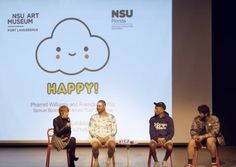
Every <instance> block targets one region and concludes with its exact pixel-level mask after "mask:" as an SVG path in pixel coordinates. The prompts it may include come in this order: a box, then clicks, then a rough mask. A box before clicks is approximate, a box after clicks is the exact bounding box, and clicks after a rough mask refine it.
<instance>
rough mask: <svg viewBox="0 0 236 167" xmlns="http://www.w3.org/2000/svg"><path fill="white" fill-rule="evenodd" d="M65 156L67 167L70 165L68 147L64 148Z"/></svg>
mask: <svg viewBox="0 0 236 167" xmlns="http://www.w3.org/2000/svg"><path fill="white" fill-rule="evenodd" d="M66 158H67V165H68V167H70V154H69V151H68V149H66Z"/></svg>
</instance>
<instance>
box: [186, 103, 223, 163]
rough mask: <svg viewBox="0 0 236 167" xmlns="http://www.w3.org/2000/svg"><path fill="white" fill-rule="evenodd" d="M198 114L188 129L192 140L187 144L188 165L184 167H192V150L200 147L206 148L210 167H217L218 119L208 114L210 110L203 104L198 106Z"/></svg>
mask: <svg viewBox="0 0 236 167" xmlns="http://www.w3.org/2000/svg"><path fill="white" fill-rule="evenodd" d="M198 112H199V115H198V116H196V117H195V118H194V120H193V122H192V126H191V129H190V135H191V137H192V139H191V140H190V142H189V144H188V148H187V153H188V163H187V165H185V167H192V161H193V156H194V149H196V148H200V147H201V146H206V148H207V149H208V150H209V152H210V154H211V159H212V167H217V163H216V145H217V139H216V138H217V136H218V135H219V132H220V122H219V119H218V118H217V117H216V116H214V115H211V114H210V109H209V107H208V106H207V105H205V104H203V105H200V106H198Z"/></svg>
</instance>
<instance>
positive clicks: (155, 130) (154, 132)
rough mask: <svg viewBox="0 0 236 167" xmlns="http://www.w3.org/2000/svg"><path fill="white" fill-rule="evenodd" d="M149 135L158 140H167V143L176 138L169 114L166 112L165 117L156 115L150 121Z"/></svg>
mask: <svg viewBox="0 0 236 167" xmlns="http://www.w3.org/2000/svg"><path fill="white" fill-rule="evenodd" d="M149 134H150V138H151V139H153V140H157V139H158V138H165V140H166V141H168V140H171V139H172V137H173V136H174V123H173V119H172V118H171V117H170V116H169V114H168V113H167V112H166V111H164V116H163V117H160V116H158V115H155V116H153V117H151V118H150V120H149Z"/></svg>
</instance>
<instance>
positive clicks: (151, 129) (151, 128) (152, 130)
mask: <svg viewBox="0 0 236 167" xmlns="http://www.w3.org/2000/svg"><path fill="white" fill-rule="evenodd" d="M155 132H156V129H155V127H154V122H153V121H152V118H151V119H150V120H149V135H150V138H151V139H153V140H157V137H156V135H155Z"/></svg>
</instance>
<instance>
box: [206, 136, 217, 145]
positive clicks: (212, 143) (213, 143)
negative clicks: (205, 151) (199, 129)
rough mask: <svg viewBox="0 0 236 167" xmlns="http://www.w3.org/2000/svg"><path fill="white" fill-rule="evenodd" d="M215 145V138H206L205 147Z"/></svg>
mask: <svg viewBox="0 0 236 167" xmlns="http://www.w3.org/2000/svg"><path fill="white" fill-rule="evenodd" d="M215 144H216V138H215V137H208V138H207V145H215Z"/></svg>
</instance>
